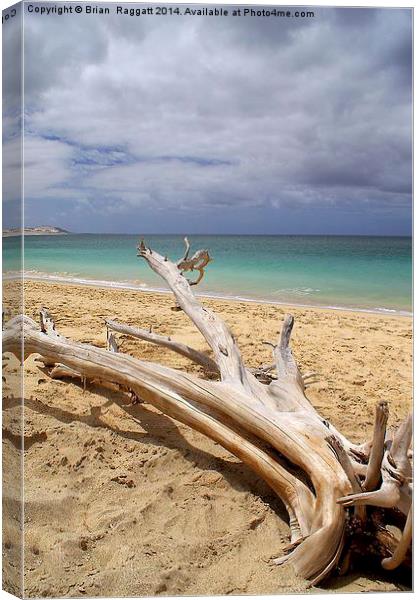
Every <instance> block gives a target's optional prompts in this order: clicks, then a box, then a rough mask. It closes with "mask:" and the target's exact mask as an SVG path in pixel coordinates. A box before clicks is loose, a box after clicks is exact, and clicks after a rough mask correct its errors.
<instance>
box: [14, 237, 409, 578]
mask: <svg viewBox="0 0 419 600" xmlns="http://www.w3.org/2000/svg"><path fill="white" fill-rule="evenodd" d="M138 252H139V256H140V257H141V258H143V259H144V260H145V261H146V262H147V263H148V265H149V266H150V267H151V269H153V271H155V272H156V273H157V274H158V275H159V276H160V277H162V278H163V279H164V281H165V282H166V283H167V284H168V286H169V287H170V289H171V290H172V292H173V294H174V296H175V299H176V302H177V304H178V306H179V307H180V309H182V310H183V311H184V313H185V314H186V315H187V316H188V317H189V318H190V320H191V321H192V322H193V323H194V324H195V326H196V327H197V328H198V330H199V331H200V332H201V334H202V335H203V337H204V338H205V340H206V341H207V343H208V345H209V348H210V349H211V351H212V358H210V357H208V356H207V355H206V354H204V353H202V352H199V351H197V350H194V349H193V348H190V347H188V346H185V345H182V344H179V343H177V342H174V341H173V340H171V339H170V338H167V337H164V336H160V335H157V334H154V333H152V332H151V331H149V332H147V331H146V330H144V329H138V328H136V327H131V326H128V325H124V324H121V323H118V322H116V321H114V320H108V321H107V322H106V325H107V331H108V348H107V349H105V348H103V349H102V348H97V347H94V346H91V345H87V344H81V343H78V342H74V341H72V340H70V339H68V338H65V337H64V336H62V335H60V334H59V333H58V332H57V330H56V328H55V325H54V323H53V321H52V319H51V317H50V316H49V315H48V313H47V312H46V311H41V328H39V327H38V325H37V324H36V323H35V322H34V321H33V320H31V319H29V318H28V317H23V316H22V317H17V318H15V319H12V320H11V321H9V322H8V323H6V325H5V327H4V334H3V337H4V339H3V351H4V352H12V353H14V354H16V355H17V356H20V355H21V335H22V334H23V337H24V358H26V357H28V356H29V355H30V354H33V353H37V354H40V355H41V357H42V360H43V361H44V363H45V364H48V365H55V366H54V368H53V371H52V375H53V376H57V372H58V374H61V375H62V376H66V375H67V376H69V375H70V376H75V375H76V374H78V376H79V377H81V378H83V380H84V381H86V380H88V381H89V380H94V381H96V382H102V383H103V384H108V385H109V384H111V385H114V386H119V388H120V389H121V390H122V391H127V390H129V391H130V392H131V393H132V394H134V395H135V396H136V397H138V398H141V399H142V400H144V401H146V402H149V403H150V404H153V405H154V406H155V407H157V408H158V409H159V410H161V411H162V412H163V413H165V414H166V415H169V416H170V417H172V418H174V419H176V420H178V421H180V422H182V423H184V424H186V425H188V426H190V427H192V428H193V429H195V430H197V431H199V432H201V433H203V434H205V435H206V436H208V437H209V438H211V439H213V440H214V441H216V442H217V443H219V444H221V445H222V446H224V447H225V448H226V449H228V450H229V451H230V452H232V453H233V454H234V455H235V456H237V457H238V458H239V459H241V460H242V461H243V462H245V463H247V464H248V465H249V466H250V467H251V468H252V469H253V470H254V472H255V473H256V474H258V475H259V476H260V477H262V478H263V479H264V480H265V481H266V482H267V483H268V484H269V485H270V486H271V488H272V489H273V491H274V492H275V493H276V494H277V495H278V496H279V497H280V499H281V500H282V502H283V503H284V505H285V508H286V510H287V512H288V515H289V526H290V543H289V545H288V546H287V547H286V548H285V550H284V549H283V551H284V554H283V556H281V557H277V558H275V559H273V562H274V563H275V564H283V563H289V564H292V565H293V566H294V568H295V571H296V572H297V573H298V574H299V575H300V576H302V577H304V578H306V579H308V580H309V581H310V582H311V583H312V584H316V583H318V582H320V581H321V580H323V579H324V578H325V577H326V576H327V575H328V574H329V573H330V572H331V571H332V570H334V569H338V570H339V571H340V572H344V571H346V570H347V569H348V568H349V567H350V566H351V564H352V562H353V560H354V559H355V558H356V556H357V555H358V556H359V555H361V556H362V560H363V562H365V560H366V558H371V559H372V560H375V561H377V560H378V561H379V563H381V565H382V567H383V568H384V569H387V570H388V569H394V568H396V567H399V566H400V565H405V566H406V567H407V568H411V539H412V513H411V505H412V466H411V460H410V458H411V450H410V445H411V439H412V418H411V416H409V417H408V418H407V419H406V421H404V422H403V423H402V424H401V425H400V427H399V428H398V429H397V431H396V432H395V433H394V436H393V437H392V439H389V438H387V437H386V424H387V415H388V409H387V406H386V404H385V403H380V404H379V405H378V406H377V410H376V416H375V427H374V435H373V439H372V441H369V442H366V443H365V444H362V445H356V444H353V443H352V442H351V441H349V440H347V439H346V438H345V436H344V435H342V434H341V433H340V432H339V431H338V430H337V429H336V428H335V427H333V425H332V424H331V423H329V422H328V421H326V420H325V419H323V418H322V416H321V415H319V414H318V413H317V411H316V410H315V409H314V407H313V406H312V405H311V403H310V401H309V400H308V398H307V396H306V395H305V388H306V384H307V381H308V380H309V379H310V378H312V377H313V374H308V375H307V376H306V377H303V376H302V375H301V373H300V370H299V368H298V366H297V363H296V361H295V359H294V357H293V354H292V351H291V347H290V338H291V332H292V328H293V324H294V320H293V317H291V316H287V317H285V319H284V322H283V326H282V331H281V335H280V338H279V340H278V341H277V343H275V344H272V346H273V360H274V363H273V365H269V366H267V367H264V368H261V369H260V370H259V373H261V372H263V373H265V375H266V374H268V373H270V372H272V371H276V376H275V377H276V379H275V378H274V377H272V378H269V377H268V378H267V380H266V381H265V382H263V381H261V380H259V379H258V378H257V377H256V374H255V373H254V372H252V371H251V370H250V369H248V368H247V367H246V365H245V364H244V362H243V359H242V356H241V354H240V350H239V348H238V346H237V343H236V340H235V338H234V336H233V334H232V332H231V331H230V329H229V328H228V326H227V325H226V324H225V323H224V322H223V321H222V320H221V319H220V318H219V317H218V316H217V315H216V314H215V313H214V312H212V311H211V310H210V309H209V308H206V307H204V306H203V305H202V304H201V303H200V302H199V301H198V299H197V298H196V297H195V295H194V294H193V292H192V289H191V284H190V283H189V282H188V281H187V279H186V278H185V277H184V275H183V272H184V271H185V270H192V269H194V268H197V269H198V270H199V272H200V276H199V279H202V276H203V269H204V267H205V265H206V264H208V262H209V260H210V258H209V254H208V252H207V251H203V252H201V253H199V252H198V253H196V254H195V255H194V256H193V257H192V258H191V259H189V258H188V256H189V243H188V242H187V240H186V253H185V256H184V257H183V259H182V260H181V261H179V262H178V263H174V262H171V261H170V260H168V258H167V257H163V256H161V255H160V254H158V253H157V252H155V251H153V250H151V249H150V248H148V247H146V245H145V244H144V242H143V241H142V242H141V244H140V246H139V248H138ZM110 331H113V332H119V333H122V334H127V335H131V336H134V337H138V338H140V339H142V340H145V341H148V342H151V343H153V344H158V345H160V346H162V347H164V348H166V349H169V350H171V351H175V352H178V353H180V354H182V355H183V356H186V357H187V358H189V359H191V360H193V361H194V362H196V363H198V364H200V365H201V366H203V367H205V369H208V370H210V371H212V372H213V373H214V372H216V373H218V377H219V380H218V381H214V380H205V379H202V378H198V377H197V376H194V375H191V374H187V373H184V372H181V371H179V370H176V369H172V368H169V367H166V366H163V365H160V364H155V363H151V362H146V361H143V360H138V359H135V358H133V357H131V356H128V355H125V354H123V353H122V352H118V351H117V344H116V340H115V338H114V337H113V334H111V333H110ZM111 336H112V338H111ZM54 369H55V372H54ZM395 524H396V525H397V526H398V528H399V530H400V535H399V536H397V535H395V534H394V526H395ZM390 525H391V526H392V527H391V528H390V527H389V526H390Z"/></svg>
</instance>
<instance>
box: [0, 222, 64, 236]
mask: <svg viewBox="0 0 419 600" xmlns="http://www.w3.org/2000/svg"><path fill="white" fill-rule="evenodd" d="M69 233H70V232H69V231H67V230H66V229H61V227H51V226H49V225H40V226H39V227H25V228H24V229H23V235H67V234H69ZM21 234H22V229H21V228H20V227H12V228H10V229H3V236H4V237H11V236H13V235H21Z"/></svg>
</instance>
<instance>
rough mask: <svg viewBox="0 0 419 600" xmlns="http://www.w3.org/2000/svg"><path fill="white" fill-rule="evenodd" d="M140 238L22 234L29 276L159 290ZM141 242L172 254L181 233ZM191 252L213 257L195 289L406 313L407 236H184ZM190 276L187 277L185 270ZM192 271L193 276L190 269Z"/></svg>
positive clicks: (8, 242) (176, 253) (6, 243)
mask: <svg viewBox="0 0 419 600" xmlns="http://www.w3.org/2000/svg"><path fill="white" fill-rule="evenodd" d="M139 238H140V236H137V235H110V234H109V235H108V234H100V235H96V234H79V235H73V234H71V235H63V236H32V237H29V236H28V237H26V238H25V252H24V258H25V263H24V270H25V272H26V273H27V274H28V276H30V277H35V278H38V277H41V278H58V279H60V280H68V281H77V282H82V283H86V282H96V283H98V282H99V283H100V284H101V285H112V286H124V287H130V288H140V289H166V286H165V284H164V282H163V281H162V280H160V278H159V277H158V276H157V275H155V274H154V273H153V272H152V271H151V269H150V268H149V267H147V265H146V263H145V261H144V260H142V259H140V258H137V252H136V246H137V244H138V241H139ZM145 240H146V243H147V245H151V247H152V248H154V249H155V250H156V251H158V252H159V253H160V254H163V255H167V256H169V257H170V258H171V259H172V260H177V259H178V258H180V257H181V256H182V255H183V251H184V244H183V238H182V236H180V235H147V236H145ZM189 240H190V242H191V250H192V252H193V251H195V250H197V249H199V248H207V249H208V250H209V251H210V254H211V256H212V257H213V259H214V260H213V262H211V263H210V264H209V265H208V267H207V270H206V276H205V277H204V279H203V281H202V282H201V283H200V284H199V286H198V287H197V288H195V291H196V292H197V293H200V294H205V295H210V296H222V297H233V298H242V299H254V300H264V301H270V302H278V303H285V304H296V305H307V306H324V307H334V308H353V309H361V310H372V311H383V312H389V311H390V312H395V313H410V312H411V310H412V240H411V238H407V237H366V236H298V235H295V236H290V235H287V236H229V235H223V236H218V235H214V236H200V235H199V236H198V235H191V236H189ZM18 246H19V239H18V238H15V237H10V238H4V240H3V270H4V271H6V272H8V273H12V272H15V271H17V270H18V268H19V265H18V261H17V250H18ZM188 276H189V275H188ZM193 277H195V275H193Z"/></svg>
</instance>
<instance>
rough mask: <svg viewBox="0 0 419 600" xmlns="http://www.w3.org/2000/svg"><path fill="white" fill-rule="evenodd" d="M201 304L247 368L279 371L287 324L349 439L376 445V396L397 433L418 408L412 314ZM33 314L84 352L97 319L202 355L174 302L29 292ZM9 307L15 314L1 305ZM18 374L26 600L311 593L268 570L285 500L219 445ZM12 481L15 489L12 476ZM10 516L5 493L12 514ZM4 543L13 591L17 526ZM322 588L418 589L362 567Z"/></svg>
mask: <svg viewBox="0 0 419 600" xmlns="http://www.w3.org/2000/svg"><path fill="white" fill-rule="evenodd" d="M7 285H8V286H10V287H12V286H13V285H16V284H13V283H9V284H7ZM202 302H203V304H205V305H206V306H209V307H211V308H212V309H213V310H215V311H216V312H217V313H218V314H219V315H220V316H221V317H222V318H223V319H224V320H225V321H226V322H227V323H228V325H229V326H230V327H231V329H232V330H233V332H234V334H235V336H236V338H237V341H238V344H239V347H240V349H241V351H242V353H243V356H244V359H245V361H246V363H247V365H248V366H249V367H257V366H260V365H261V364H269V363H270V362H271V348H270V347H269V346H267V345H264V344H263V343H262V342H264V341H271V342H273V341H275V340H276V338H277V336H278V333H279V330H280V326H281V322H282V319H283V317H284V314H286V313H292V314H293V315H294V316H295V319H296V323H295V327H294V333H293V350H294V354H295V356H296V359H297V361H298V363H299V366H300V368H301V370H302V372H308V371H315V372H317V373H319V379H320V380H319V382H318V383H315V384H313V385H312V386H310V387H309V390H308V397H309V398H310V400H311V401H312V403H313V404H314V406H315V407H316V408H317V410H318V411H319V412H320V413H321V414H322V415H323V416H324V417H325V418H326V419H329V420H331V421H332V423H333V424H334V425H336V426H337V427H338V428H339V429H340V430H341V431H342V432H343V433H344V434H345V435H346V436H348V437H349V438H350V439H352V440H354V441H356V442H361V441H364V440H366V439H369V438H370V436H371V431H372V424H373V416H374V406H375V404H376V403H377V402H378V401H379V400H386V401H387V402H388V403H389V407H390V424H391V426H394V425H396V424H397V423H399V422H400V421H401V419H402V418H403V417H404V416H406V414H407V413H408V411H409V410H410V408H411V402H412V320H411V318H410V317H402V316H383V315H382V314H368V313H361V312H359V313H357V312H345V311H333V310H323V309H315V308H301V307H299V308H296V307H282V306H276V305H270V304H258V303H253V302H238V301H227V300H209V299H204V300H202ZM25 303H26V314H28V315H29V316H32V317H34V318H36V319H37V313H38V311H39V309H40V308H41V307H42V306H46V307H47V308H48V309H49V310H50V312H51V314H52V315H53V317H54V318H55V321H56V325H57V329H58V330H59V332H60V333H61V334H63V335H65V336H68V337H70V338H72V339H74V340H78V341H81V342H86V343H90V344H94V345H97V346H101V347H104V346H105V344H106V330H105V326H104V320H105V319H106V318H112V317H116V318H117V319H119V320H121V321H124V322H126V323H128V324H131V325H136V326H139V327H143V328H148V327H150V326H152V327H153V330H154V331H155V332H156V333H162V334H166V335H171V336H172V337H173V338H174V339H176V340H178V341H181V342H184V343H187V344H189V345H191V346H193V347H195V348H197V349H199V350H201V351H207V347H206V343H205V341H204V339H203V338H202V336H201V334H200V333H199V332H198V331H197V330H196V329H195V328H194V326H193V325H192V323H191V322H190V321H189V320H188V319H187V317H186V316H185V315H184V313H182V312H175V311H173V310H171V309H172V308H173V306H174V300H173V298H172V297H171V296H170V295H165V294H158V293H147V292H135V291H128V290H112V289H102V288H94V287H88V286H75V285H63V284H56V283H45V282H27V283H26V284H25ZM5 308H6V309H9V314H10V315H12V314H13V312H14V310H13V307H12V306H11V305H10V306H8V305H7V297H6V302H5ZM119 343H120V351H122V352H126V353H128V354H131V355H133V356H135V357H138V358H142V359H145V360H151V361H156V362H162V363H164V364H166V365H169V366H171V367H174V368H177V369H183V370H185V371H188V372H194V373H195V374H197V375H198V376H202V375H203V373H202V370H201V368H200V367H199V366H197V365H194V364H192V363H190V362H189V361H188V360H187V359H184V358H182V357H180V356H178V355H177V354H174V353H170V352H169V351H165V350H163V349H161V348H158V347H156V346H153V345H151V344H148V343H145V342H141V341H139V340H134V339H131V338H128V337H126V336H119ZM25 371H26V372H25V375H26V380H25V480H24V484H25V522H26V536H25V544H26V548H25V551H26V564H25V576H26V589H25V593H26V595H27V596H31V597H33V596H82V595H86V596H100V595H106V596H146V595H147V596H149V595H186V594H187V595H200V594H201V595H202V594H211V595H214V594H268V593H269V594H275V593H278V594H282V593H286V592H298V591H302V590H304V589H305V587H306V583H305V582H304V581H302V580H298V579H297V578H296V577H295V575H294V574H293V572H292V571H291V570H290V569H289V568H286V567H275V566H273V565H272V564H271V563H270V558H271V557H272V556H278V555H279V554H281V548H283V547H284V546H285V545H286V544H287V543H288V536H287V533H288V527H287V522H286V517H285V513H284V510H283V507H282V505H281V503H280V501H279V500H277V498H276V496H275V495H274V494H273V492H271V490H270V489H269V487H268V486H267V485H266V484H265V483H264V482H263V481H262V480H260V479H258V478H257V477H256V476H255V475H254V474H253V473H252V472H251V471H250V469H248V468H247V467H246V466H244V465H243V464H242V463H241V462H240V461H238V460H237V459H236V458H235V457H233V456H232V455H231V454H229V453H228V452H227V451H226V450H224V449H223V448H222V447H221V446H219V445H217V444H215V443H213V442H212V441H210V440H208V439H206V438H205V437H203V436H202V435H200V434H199V433H196V432H194V431H192V430H190V429H188V428H187V427H185V426H183V425H181V424H179V423H177V422H175V421H173V420H172V419H170V418H168V417H166V416H164V415H162V414H160V413H159V412H158V411H157V410H156V409H154V408H153V407H151V406H149V405H148V404H139V405H138V404H135V405H132V404H124V402H126V399H125V400H124V399H121V395H120V394H118V393H114V392H111V391H106V390H103V389H101V388H98V387H94V386H92V385H89V384H88V385H87V389H86V390H85V391H84V390H83V386H82V385H81V384H80V383H79V382H74V381H59V380H51V379H50V378H49V377H48V374H47V372H46V370H43V369H42V368H41V367H40V365H39V364H37V363H36V362H35V360H34V357H31V358H30V359H28V360H27V361H26V363H25ZM17 372H18V363H17V360H16V359H14V358H12V359H9V361H8V365H7V367H6V369H5V377H6V382H5V383H4V395H5V396H6V398H5V400H4V409H3V427H4V437H3V440H4V442H3V443H4V448H5V450H4V451H5V453H7V454H8V455H9V456H13V453H16V445H17V443H18V441H17V439H18V438H17V433H18V429H17V428H18V425H19V423H18V419H19V410H20V409H19V402H18V401H17V400H16V399H14V398H13V397H12V396H11V392H12V388H13V384H14V378H16V376H17ZM7 477H8V478H12V477H13V474H12V473H10V472H9V473H8V474H7ZM9 484H10V485H9V488H6V490H7V489H12V487H13V486H12V483H11V479H10V480H9ZM5 485H6V486H7V485H8V481H7V480H6V481H5ZM6 493H7V491H6ZM12 506H13V498H10V497H9V498H8V499H7V500H6V511H7V510H8V507H10V511H11V512H13V511H12V508H11V507H12ZM9 533H10V535H8V533H7V528H6V535H5V538H4V543H5V567H4V568H5V577H6V580H5V582H4V583H5V584H7V576H8V573H9V572H10V563H11V562H12V561H13V560H14V558H13V557H14V556H15V554H14V553H15V552H16V547H15V539H14V534H13V527H11V528H10V532H9ZM322 589H325V590H326V591H339V592H350V591H351V592H366V591H396V590H400V589H409V582H406V581H402V580H400V577H398V576H397V574H391V573H390V574H386V573H385V572H383V571H382V572H377V571H374V572H373V571H371V572H368V571H363V572H358V571H355V572H352V573H350V574H349V575H347V576H344V577H340V578H339V577H332V578H331V579H329V580H328V582H327V583H325V584H324V585H323V587H322ZM316 590H318V588H316V589H315V590H314V591H316ZM311 591H313V590H311Z"/></svg>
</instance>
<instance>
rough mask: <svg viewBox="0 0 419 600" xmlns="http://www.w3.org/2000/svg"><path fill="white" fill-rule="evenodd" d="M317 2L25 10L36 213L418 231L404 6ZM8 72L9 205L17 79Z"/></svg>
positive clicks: (202, 227) (78, 228) (163, 229)
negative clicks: (247, 9) (285, 9)
mask: <svg viewBox="0 0 419 600" xmlns="http://www.w3.org/2000/svg"><path fill="white" fill-rule="evenodd" d="M130 6H132V5H130ZM314 11H315V17H314V18H306V19H301V18H300V19H297V18H294V19H280V18H263V17H261V18H244V17H242V18H237V17H236V18H235V17H227V18H222V19H220V18H211V17H203V18H200V17H187V16H172V17H168V18H164V17H161V16H159V17H157V16H149V17H145V16H142V17H137V18H132V17H131V18H130V17H125V16H121V15H114V14H111V15H107V16H103V17H100V16H97V15H95V16H91V15H85V14H82V15H67V16H48V17H47V16H39V15H35V14H30V15H29V14H26V15H25V80H24V81H25V164H26V169H25V200H26V213H25V217H26V225H37V224H54V225H58V226H61V227H64V228H66V229H69V230H71V231H74V232H115V233H116V232H127V233H138V232H144V233H152V232H156V233H171V232H173V233H184V232H189V233H272V234H273V233H313V234H318V233H319V234H321V233H332V234H333V233H353V234H395V235H399V234H400V235H405V234H410V231H411V198H412V181H411V160H412V156H411V127H412V122H411V108H412V90H411V54H412V45H411V12H410V11H409V10H408V9H367V8H362V9H356V8H349V9H344V8H336V9H333V8H323V9H321V8H314ZM15 28H16V23H14V24H12V25H11V26H9V27H8V28H7V31H5V36H6V43H11V42H10V40H11V37H15V39H16V31H15ZM4 29H5V30H6V28H4ZM7 40H9V42H8V41H7ZM4 77H5V82H6V90H5V92H6V100H5V113H6V121H5V124H6V126H5V141H6V144H7V145H6V161H9V163H10V164H9V167H10V168H9V174H10V177H9V178H7V180H6V182H5V190H4V192H5V196H6V200H8V201H9V202H12V203H13V202H16V197H17V195H18V190H17V188H16V185H15V184H14V182H13V175H14V174H15V171H14V170H13V169H16V148H17V136H16V122H15V119H14V114H15V113H16V103H17V99H18V95H19V94H18V89H17V88H18V77H17V76H16V70H14V69H8V70H7V69H6V73H5V75H4ZM13 149H15V152H13ZM6 166H7V165H6ZM13 224H15V223H12V222H10V223H7V220H6V222H5V223H4V225H5V226H7V225H13Z"/></svg>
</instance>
